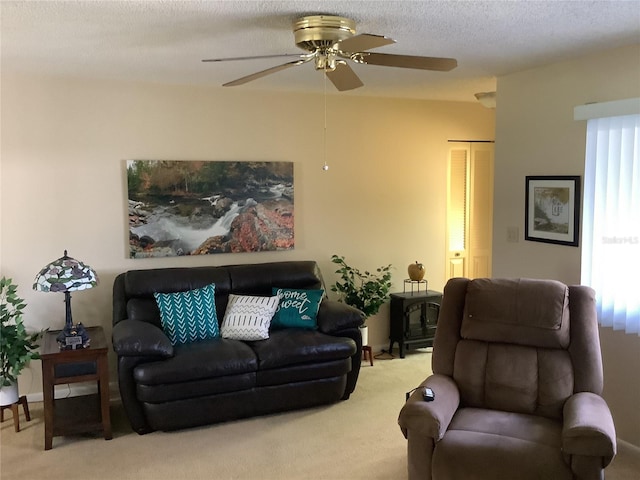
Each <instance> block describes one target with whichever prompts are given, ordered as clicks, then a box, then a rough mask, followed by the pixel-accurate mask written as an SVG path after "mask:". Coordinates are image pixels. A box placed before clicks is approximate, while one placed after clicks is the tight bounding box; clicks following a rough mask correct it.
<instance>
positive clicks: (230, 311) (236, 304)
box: [220, 294, 278, 341]
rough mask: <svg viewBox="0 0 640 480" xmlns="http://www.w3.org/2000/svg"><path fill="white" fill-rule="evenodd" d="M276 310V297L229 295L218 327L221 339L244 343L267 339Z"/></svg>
mask: <svg viewBox="0 0 640 480" xmlns="http://www.w3.org/2000/svg"><path fill="white" fill-rule="evenodd" d="M276 308H278V297H277V296H273V297H256V296H251V295H234V294H230V295H229V303H228V304H227V311H226V312H225V314H224V320H223V321H222V326H221V327H220V330H221V334H222V337H223V338H231V339H234V340H244V341H251V340H264V339H266V338H269V326H270V325H271V319H272V318H273V314H274V313H275V312H276Z"/></svg>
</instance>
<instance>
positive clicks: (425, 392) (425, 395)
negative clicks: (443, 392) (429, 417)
mask: <svg viewBox="0 0 640 480" xmlns="http://www.w3.org/2000/svg"><path fill="white" fill-rule="evenodd" d="M435 398H436V396H435V395H434V393H433V390H431V389H430V388H429V387H424V388H423V389H422V399H423V400H424V401H425V402H433V401H434V400H435Z"/></svg>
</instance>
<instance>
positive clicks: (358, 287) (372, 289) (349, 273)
mask: <svg viewBox="0 0 640 480" xmlns="http://www.w3.org/2000/svg"><path fill="white" fill-rule="evenodd" d="M331 261H332V262H333V263H335V264H337V265H338V266H339V268H338V270H336V273H338V274H340V280H339V281H337V282H336V283H335V284H334V285H333V286H332V287H331V290H332V291H333V292H337V293H339V294H340V298H339V301H342V302H344V303H346V304H347V305H351V306H352V307H355V308H357V309H359V310H361V311H362V312H364V314H365V316H366V317H367V318H369V317H370V316H371V315H375V314H376V313H378V310H380V307H381V306H382V304H383V303H384V302H385V301H386V300H387V298H388V297H389V291H390V290H391V265H386V266H383V267H379V268H377V269H376V272H375V273H371V272H368V271H364V272H361V271H360V270H358V269H357V268H354V267H351V266H349V265H348V264H347V262H346V261H345V259H344V257H339V256H338V255H333V256H332V257H331Z"/></svg>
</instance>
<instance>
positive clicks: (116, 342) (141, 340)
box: [111, 320, 173, 358]
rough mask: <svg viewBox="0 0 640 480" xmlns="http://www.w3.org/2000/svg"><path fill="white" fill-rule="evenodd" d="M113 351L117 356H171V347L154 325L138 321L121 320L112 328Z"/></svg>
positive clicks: (169, 342) (166, 338) (162, 333)
mask: <svg viewBox="0 0 640 480" xmlns="http://www.w3.org/2000/svg"><path fill="white" fill-rule="evenodd" d="M111 338H112V341H113V349H114V351H115V352H116V353H117V354H118V356H125V357H133V356H147V357H148V356H158V357H162V358H169V357H172V356H173V345H171V341H170V340H169V338H168V337H167V336H166V335H165V334H164V332H163V331H162V330H161V329H160V328H158V327H156V326H155V325H153V324H151V323H148V322H141V321H138V320H122V321H120V322H118V323H116V324H115V325H114V326H113V332H112V336H111Z"/></svg>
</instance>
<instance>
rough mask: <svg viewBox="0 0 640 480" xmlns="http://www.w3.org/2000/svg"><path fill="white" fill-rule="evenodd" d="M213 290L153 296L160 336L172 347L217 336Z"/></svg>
mask: <svg viewBox="0 0 640 480" xmlns="http://www.w3.org/2000/svg"><path fill="white" fill-rule="evenodd" d="M215 292H216V286H215V285H214V284H211V285H207V286H206V287H202V288H196V289H194V290H188V291H186V292H176V293H157V292H156V293H154V294H153V296H154V297H155V299H156V303H157V304H158V308H159V309H160V321H161V323H162V329H163V330H164V333H165V334H166V335H167V337H169V340H171V343H172V344H173V345H179V344H182V343H191V342H197V341H198V340H207V339H209V338H216V337H219V336H220V330H219V328H218V317H217V315H216V303H215Z"/></svg>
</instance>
